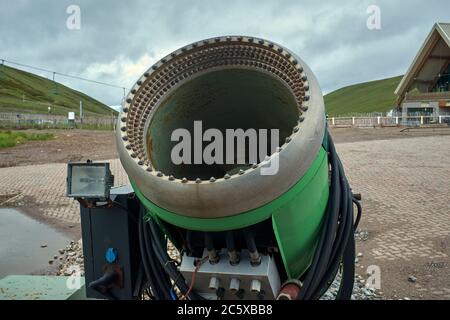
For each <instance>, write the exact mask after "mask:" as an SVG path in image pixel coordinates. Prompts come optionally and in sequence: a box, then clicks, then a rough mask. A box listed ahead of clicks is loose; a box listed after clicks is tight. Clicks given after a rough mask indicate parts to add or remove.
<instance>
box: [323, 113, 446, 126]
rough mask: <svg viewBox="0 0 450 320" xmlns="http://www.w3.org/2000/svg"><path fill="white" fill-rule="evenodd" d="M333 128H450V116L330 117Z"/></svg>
mask: <svg viewBox="0 0 450 320" xmlns="http://www.w3.org/2000/svg"><path fill="white" fill-rule="evenodd" d="M327 122H328V125H330V126H332V127H394V126H405V127H420V126H450V115H442V116H419V115H418V116H358V117H328V118H327Z"/></svg>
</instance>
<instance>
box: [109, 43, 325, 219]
mask: <svg viewBox="0 0 450 320" xmlns="http://www.w3.org/2000/svg"><path fill="white" fill-rule="evenodd" d="M205 88H208V90H205ZM122 110H123V111H122V113H121V114H120V116H119V118H118V126H117V128H118V130H116V136H117V146H118V153H119V157H120V160H121V163H122V166H123V168H124V169H125V171H126V172H127V174H128V176H129V178H130V180H131V181H132V182H133V186H134V187H136V188H137V189H138V190H139V191H140V193H141V194H142V195H143V196H145V198H147V199H148V200H150V201H151V202H152V203H154V204H155V205H157V206H159V207H160V208H162V209H165V210H167V211H170V212H173V213H175V214H177V215H182V216H186V217H195V218H205V219H211V218H224V217H230V216H233V215H237V214H240V213H242V212H246V211H250V210H253V209H256V208H259V207H261V206H263V205H265V204H267V203H269V202H270V201H273V200H274V199H277V198H278V197H280V196H281V195H282V194H283V193H285V192H286V191H288V190H289V189H290V188H292V187H293V186H294V185H295V184H296V183H297V182H298V180H299V179H300V178H301V177H303V175H304V174H305V173H306V171H307V170H308V169H309V167H310V165H311V164H312V162H313V161H314V159H315V158H316V156H317V153H318V152H319V150H320V148H321V144H322V141H323V138H324V133H325V125H326V120H325V108H324V102H323V96H322V92H321V90H320V87H319V85H318V83H317V80H316V78H315V76H314V74H313V73H312V72H311V70H310V69H309V68H308V66H307V65H306V64H305V63H304V62H303V61H302V60H301V59H300V58H299V57H297V56H296V55H295V54H294V53H293V52H291V51H290V50H288V49H286V48H285V47H283V46H281V45H279V44H276V43H273V42H271V41H267V40H264V39H257V38H254V37H246V36H224V37H217V38H212V39H206V40H202V41H198V42H195V43H192V44H190V45H187V46H185V47H182V48H180V49H178V50H176V51H174V52H172V53H170V54H168V55H167V56H166V57H164V58H162V59H161V60H160V61H158V62H157V63H155V64H154V65H153V66H152V67H150V68H149V69H148V70H147V71H146V72H145V73H144V74H143V75H142V76H141V77H140V78H139V79H138V81H137V82H136V84H135V85H134V86H133V88H132V89H131V91H130V93H129V94H128V96H127V97H126V99H125V100H124V103H123V108H122ZM195 121H201V122H202V123H203V127H202V128H203V131H206V130H208V129H216V130H219V131H220V132H222V133H223V132H224V131H226V130H227V129H231V130H236V129H238V128H252V129H255V130H257V131H259V130H272V128H273V129H277V130H278V132H279V139H277V140H278V143H277V145H276V146H275V147H276V148H274V149H273V150H272V148H268V150H267V152H266V154H264V155H261V154H260V155H258V158H257V159H255V160H256V161H253V160H252V161H250V160H249V161H245V165H243V164H242V163H236V162H235V163H233V164H231V165H227V166H220V165H217V164H214V165H207V164H206V163H202V164H198V165H197V164H195V163H183V164H182V165H178V164H176V163H174V162H173V161H170V160H171V152H172V149H173V146H174V145H175V144H176V143H175V142H173V141H171V134H172V133H173V132H174V131H175V130H176V129H180V128H182V129H186V130H187V131H189V133H190V134H191V136H192V135H193V133H194V129H195V127H194V123H195ZM271 147H274V146H271ZM269 149H270V150H269ZM194 153H195V154H197V152H194ZM194 153H193V154H194ZM275 163H279V165H278V169H277V172H276V174H273V175H267V174H266V172H265V171H267V168H268V167H271V166H272V165H274V164H275ZM229 199H233V201H230V200H229Z"/></svg>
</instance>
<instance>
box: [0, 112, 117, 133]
mask: <svg viewBox="0 0 450 320" xmlns="http://www.w3.org/2000/svg"><path fill="white" fill-rule="evenodd" d="M116 121H117V117H115V116H104V117H94V116H86V117H83V118H82V119H81V118H80V117H75V119H74V120H69V119H68V117H67V116H62V115H51V114H17V113H0V128H2V129H31V128H32V129H92V130H114V129H115V125H116Z"/></svg>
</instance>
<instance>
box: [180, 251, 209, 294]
mask: <svg viewBox="0 0 450 320" xmlns="http://www.w3.org/2000/svg"><path fill="white" fill-rule="evenodd" d="M206 260H208V256H206V257H204V258H202V259H201V260H200V261H198V262H197V265H196V266H195V269H194V273H193V274H192V280H191V284H190V285H189V289H188V291H186V294H185V295H184V296H183V297H181V300H184V299H186V298H187V297H188V296H189V294H190V293H191V291H192V289H193V288H194V284H195V276H196V275H197V271H198V270H199V269H200V267H201V266H202V264H203V263H205V261H206Z"/></svg>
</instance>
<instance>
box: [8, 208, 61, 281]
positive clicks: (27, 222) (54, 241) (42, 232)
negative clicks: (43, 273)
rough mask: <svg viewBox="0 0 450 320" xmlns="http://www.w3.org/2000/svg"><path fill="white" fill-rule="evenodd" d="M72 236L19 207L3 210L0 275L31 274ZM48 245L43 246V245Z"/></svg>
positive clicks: (43, 267)
mask: <svg viewBox="0 0 450 320" xmlns="http://www.w3.org/2000/svg"><path fill="white" fill-rule="evenodd" d="M69 242H70V239H69V238H67V237H65V236H64V235H62V234H61V233H59V232H57V231H55V230H53V229H52V228H50V227H49V226H47V225H45V224H43V223H40V222H38V221H36V220H34V219H31V218H30V217H28V216H26V215H24V214H22V213H21V212H20V211H18V210H16V209H4V208H2V209H0V278H3V277H5V276H7V275H20V274H30V273H32V272H33V271H37V270H42V269H45V268H47V267H48V266H49V264H48V261H49V260H51V259H52V258H53V256H54V255H56V254H58V249H60V248H64V247H65V246H66V245H67V244H68V243H69ZM44 244H45V245H47V247H45V248H41V245H44Z"/></svg>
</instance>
